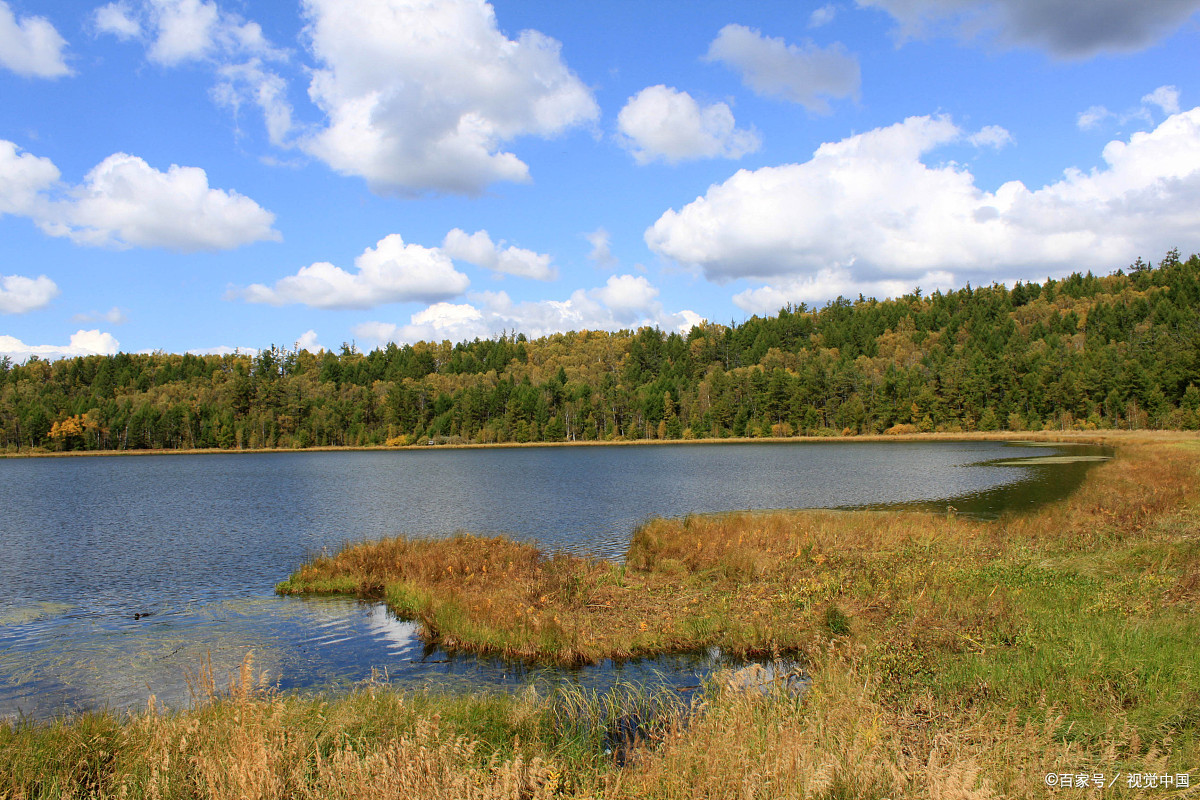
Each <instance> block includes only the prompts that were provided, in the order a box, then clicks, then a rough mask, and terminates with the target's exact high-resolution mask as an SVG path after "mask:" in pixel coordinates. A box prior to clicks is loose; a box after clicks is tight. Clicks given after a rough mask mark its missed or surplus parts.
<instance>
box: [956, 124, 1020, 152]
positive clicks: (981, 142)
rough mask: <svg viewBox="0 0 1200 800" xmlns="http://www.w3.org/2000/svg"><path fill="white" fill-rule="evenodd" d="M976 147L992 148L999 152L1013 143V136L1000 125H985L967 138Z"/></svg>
mask: <svg viewBox="0 0 1200 800" xmlns="http://www.w3.org/2000/svg"><path fill="white" fill-rule="evenodd" d="M967 141H968V142H970V143H971V144H973V145H975V146H976V147H992V148H995V149H996V150H999V149H1001V148H1003V147H1007V146H1008V145H1010V144H1012V143H1013V137H1012V134H1011V133H1009V132H1008V131H1007V130H1005V129H1004V128H1001V127H1000V126H999V125H984V126H983V127H982V128H980V129H979V130H978V131H976V132H975V133H972V134H971V135H970V136H968V137H967Z"/></svg>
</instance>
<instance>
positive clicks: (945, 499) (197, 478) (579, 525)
mask: <svg viewBox="0 0 1200 800" xmlns="http://www.w3.org/2000/svg"><path fill="white" fill-rule="evenodd" d="M1063 454H1083V455H1103V454H1104V451H1101V450H1099V449H1098V448H1087V447H1080V446H1071V445H1062V446H1058V445H1055V446H1052V447H1046V446H1039V447H1036V448H1023V447H1020V446H1016V445H1006V444H1004V443H1002V442H878V443H877V442H796V443H791V442H789V443H761V444H760V443H733V444H726V443H697V444H684V445H659V446H638V447H556V448H505V449H462V450H457V449H437V448H429V449H427V450H406V451H369V452H296V453H261V454H237V453H234V454H211V455H178V456H175V455H161V456H142V457H133V456H120V457H89V458H51V459H0V509H3V513H2V514H0V546H2V548H3V558H0V717H13V716H16V715H18V714H26V715H29V716H32V717H37V718H44V717H46V716H50V715H54V714H57V713H62V712H67V711H74V710H80V709H87V708H96V707H109V708H130V707H137V706H142V705H144V704H145V703H146V700H147V697H148V696H149V695H150V694H151V693H154V694H155V695H156V696H157V698H158V699H159V700H160V701H162V702H166V703H167V704H168V705H171V706H175V707H178V706H180V705H184V704H186V703H187V701H188V694H187V688H186V681H185V677H184V676H185V671H187V670H193V671H194V670H195V669H196V668H197V667H198V665H199V664H200V663H201V661H202V660H203V659H206V658H211V662H212V665H213V669H214V672H215V673H216V674H217V675H218V677H221V676H223V675H225V674H227V673H228V672H229V671H230V670H232V669H233V668H234V667H235V666H236V665H238V664H240V663H241V661H242V659H243V657H244V656H245V654H246V653H247V652H248V651H253V654H254V665H255V670H256V671H258V670H262V671H264V673H265V675H266V676H267V677H268V679H269V680H270V681H271V682H272V683H273V684H276V685H278V686H279V687H280V688H281V689H284V690H287V689H327V688H334V689H336V688H339V687H346V686H351V685H353V684H354V683H356V682H358V681H362V680H364V679H367V678H370V677H371V676H372V675H373V674H375V675H377V676H381V675H385V676H386V678H387V679H389V680H392V681H394V682H402V683H403V684H404V685H412V686H418V685H422V684H430V685H436V686H449V687H452V688H479V687H495V686H510V685H514V684H520V683H524V682H528V681H540V680H546V681H558V680H572V681H577V682H579V683H581V684H583V685H585V686H597V687H602V686H604V685H607V684H608V683H610V682H612V681H613V680H616V679H622V678H623V679H630V680H638V679H643V678H646V677H648V676H658V677H659V678H661V677H662V676H663V675H666V676H667V678H666V679H667V680H673V681H676V682H677V683H679V682H681V683H688V682H689V681H691V682H695V681H697V680H698V679H699V678H698V676H700V675H703V674H704V673H705V672H706V671H707V670H709V669H711V668H712V666H713V665H714V664H716V663H718V662H719V661H720V657H719V654H707V655H701V656H696V657H676V658H669V659H656V660H654V661H652V662H641V663H629V664H621V665H604V666H603V667H601V668H592V669H583V670H573V671H567V672H564V671H561V670H535V669H531V668H528V667H525V666H523V665H520V664H513V663H510V662H507V661H504V660H502V659H486V658H476V657H463V656H457V657H450V656H448V655H446V654H445V653H441V652H437V651H429V650H427V649H426V648H424V647H423V646H422V644H421V643H420V642H419V641H418V640H417V639H416V636H415V629H414V626H413V625H412V624H410V623H407V622H404V621H401V620H397V619H395V618H394V617H392V616H391V615H390V614H389V613H388V612H387V611H386V610H385V609H384V608H383V607H382V606H381V605H380V604H378V603H359V602H356V601H354V600H349V599H344V598H324V599H302V598H280V597H276V596H274V594H273V591H272V590H273V587H274V585H275V583H277V582H278V581H281V580H283V579H284V578H286V577H287V576H288V574H289V573H290V572H291V571H292V570H293V569H295V568H296V567H297V566H299V564H300V563H301V562H302V561H303V560H304V559H305V558H306V557H308V556H310V555H312V554H314V553H319V552H322V551H329V552H332V551H335V550H336V549H337V548H338V547H340V546H341V545H342V544H343V543H345V542H347V541H359V540H363V539H377V538H381V537H384V536H391V535H396V534H401V533H404V534H410V535H421V536H441V535H447V534H450V533H453V532H455V531H458V530H466V531H472V532H477V533H487V534H493V533H505V534H509V535H511V536H513V537H515V538H518V539H525V540H535V541H537V542H539V543H540V544H541V545H542V546H543V547H544V548H546V549H549V550H555V549H564V550H568V551H572V552H577V553H591V554H594V555H597V556H600V557H603V558H620V557H621V556H622V555H623V554H624V551H625V549H626V546H627V545H628V542H629V537H630V535H631V533H632V532H633V529H634V528H635V527H636V526H637V524H638V523H640V522H641V521H643V520H645V519H647V518H649V517H653V516H668V517H669V516H681V515H684V514H687V513H701V512H718V511H730V510H740V509H773V508H861V507H875V508H893V507H895V508H926V509H932V510H944V509H945V507H946V506H947V505H948V504H952V505H953V506H955V507H956V508H957V509H958V510H959V512H960V513H970V514H975V515H980V516H984V517H988V516H995V515H996V514H999V513H1001V512H1002V511H1005V510H1010V509H1023V508H1028V507H1032V506H1035V505H1036V504H1038V503H1042V502H1046V501H1048V500H1053V499H1057V498H1061V497H1063V496H1065V495H1066V494H1068V493H1069V492H1070V491H1071V490H1072V489H1073V488H1074V487H1075V486H1077V485H1078V484H1079V482H1080V481H1081V480H1082V478H1083V475H1084V472H1085V471H1086V469H1087V467H1088V466H1089V462H1070V461H1068V463H1044V461H1045V460H1043V463H1021V459H1022V458H1023V457H1026V456H1052V455H1063ZM1033 461H1037V459H1033Z"/></svg>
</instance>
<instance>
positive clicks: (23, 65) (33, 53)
mask: <svg viewBox="0 0 1200 800" xmlns="http://www.w3.org/2000/svg"><path fill="white" fill-rule="evenodd" d="M66 46H67V41H66V39H64V38H63V37H62V36H60V35H59V33H58V31H57V30H55V28H54V25H52V24H51V23H50V20H48V19H46V18H45V17H22V18H21V19H17V17H16V15H15V14H13V11H12V9H11V8H9V5H8V3H6V2H4V0H0V65H2V66H4V67H6V68H8V69H10V70H12V71H13V72H15V73H17V74H18V75H23V76H25V77H27V78H61V77H63V76H64V75H70V74H71V68H70V67H68V66H67V62H66V60H65V59H64V58H63V48H65V47H66Z"/></svg>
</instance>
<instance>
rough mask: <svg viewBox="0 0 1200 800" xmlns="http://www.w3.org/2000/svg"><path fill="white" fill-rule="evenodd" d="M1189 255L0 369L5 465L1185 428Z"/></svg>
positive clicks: (1192, 332)
mask: <svg viewBox="0 0 1200 800" xmlns="http://www.w3.org/2000/svg"><path fill="white" fill-rule="evenodd" d="M1198 384H1200V256H1197V255H1192V256H1191V257H1190V258H1188V259H1187V260H1182V259H1181V258H1180V256H1179V253H1178V251H1175V250H1173V251H1171V252H1169V253H1168V254H1167V255H1166V256H1165V257H1164V258H1163V259H1162V261H1161V262H1159V264H1158V265H1157V266H1153V265H1151V264H1148V263H1146V262H1144V261H1142V260H1141V259H1138V260H1137V261H1136V262H1135V263H1134V264H1132V265H1130V266H1129V267H1128V268H1126V269H1120V270H1117V271H1116V272H1114V273H1113V274H1111V275H1108V276H1103V277H1100V276H1096V275H1093V274H1092V273H1091V272H1088V273H1087V274H1078V273H1076V274H1073V275H1070V276H1069V277H1066V278H1063V279H1060V280H1053V279H1047V280H1046V281H1045V282H1042V283H1033V282H1030V283H1016V284H1015V285H1013V286H1012V287H1011V288H1009V287H1006V286H1003V285H999V284H993V285H991V286H986V287H977V288H972V287H971V286H970V285H967V286H966V287H965V288H962V289H959V290H956V291H950V292H944V293H943V292H934V293H932V294H928V295H925V294H923V293H922V292H921V291H920V289H914V290H913V291H912V292H911V293H910V294H907V295H904V296H903V297H900V298H897V299H893V300H884V301H879V300H875V299H872V298H863V297H861V296H860V297H859V298H858V299H857V300H847V299H844V298H838V299H837V300H834V301H832V302H830V303H828V304H826V305H825V306H823V307H821V308H809V307H807V306H806V305H804V304H800V305H799V306H790V307H787V308H784V309H782V310H780V312H779V313H778V315H776V316H774V317H769V318H763V317H752V318H750V319H748V320H745V321H744V322H741V323H735V324H730V325H721V324H717V323H712V322H706V323H704V324H702V325H700V326H697V327H694V328H692V329H691V330H690V331H689V332H688V333H686V334H681V333H677V332H671V333H666V332H664V331H661V330H658V329H656V328H642V329H640V330H637V331H629V330H624V331H619V332H615V333H612V332H606V331H578V332H571V333H564V334H555V335H552V336H546V337H543V338H539V339H533V340H531V339H528V338H527V337H526V336H525V335H523V334H520V333H514V334H507V333H506V334H504V335H501V336H499V337H497V338H494V339H487V340H479V339H476V340H474V341H470V342H459V343H457V344H455V343H451V342H448V341H444V342H440V343H433V342H418V343H416V344H412V345H402V346H401V345H396V344H389V345H387V346H386V347H384V348H379V349H375V350H372V351H371V352H369V353H363V352H360V351H359V350H358V349H357V348H356V347H355V346H354V345H353V344H349V343H347V344H344V345H343V346H342V347H341V349H340V352H336V353H335V352H329V351H322V352H320V353H315V354H314V353H311V352H309V351H306V350H297V349H287V348H284V347H275V346H273V347H271V348H269V349H266V350H262V351H260V352H258V353H256V354H253V355H251V354H229V355H191V354H185V355H174V354H168V353H161V352H156V353H153V354H129V353H118V354H116V355H112V356H87V357H79V358H66V359H61V360H57V361H46V360H43V359H39V358H37V357H32V358H30V359H29V360H28V361H26V362H25V363H23V364H15V363H13V362H12V361H11V359H9V358H7V357H0V451H3V452H8V453H14V452H29V451H34V452H37V451H43V452H59V451H73V450H138V449H199V448H221V449H256V448H306V447H321V446H356V447H365V446H379V445H387V446H398V445H413V444H418V445H422V446H428V445H429V444H430V443H433V444H434V445H440V444H466V443H501V442H563V441H618V440H641V439H702V438H725V437H792V436H834V435H837V436H849V435H860V434H871V433H901V432H917V431H941V432H951V433H954V432H964V431H973V430H983V431H991V430H1009V431H1025V430H1042V429H1055V430H1067V429H1086V430H1090V429H1101V428H1125V429H1145V428H1150V429H1190V430H1194V429H1196V428H1198V427H1200V388H1198Z"/></svg>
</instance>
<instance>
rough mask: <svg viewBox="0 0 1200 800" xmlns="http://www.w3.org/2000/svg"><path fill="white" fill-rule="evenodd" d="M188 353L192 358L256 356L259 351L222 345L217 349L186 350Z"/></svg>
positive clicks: (255, 348)
mask: <svg viewBox="0 0 1200 800" xmlns="http://www.w3.org/2000/svg"><path fill="white" fill-rule="evenodd" d="M188 352H189V353H191V354H192V355H194V356H232V355H242V356H256V355H258V353H259V350H258V348H257V347H230V346H229V345H226V344H223V345H218V346H217V347H197V348H194V349H192V350H188Z"/></svg>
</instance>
